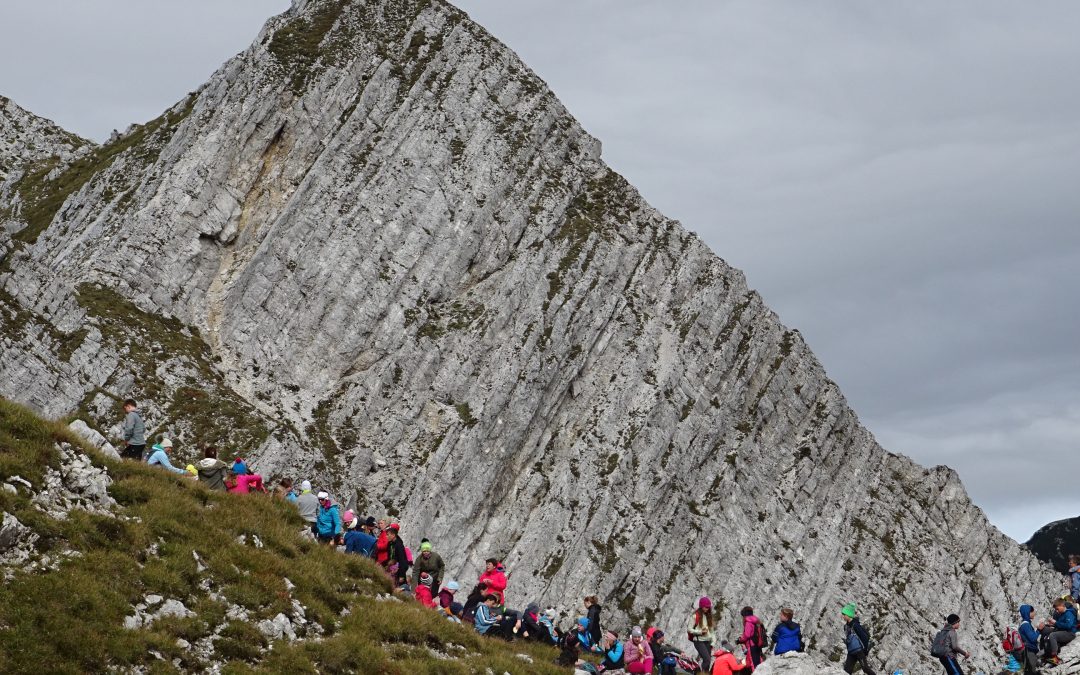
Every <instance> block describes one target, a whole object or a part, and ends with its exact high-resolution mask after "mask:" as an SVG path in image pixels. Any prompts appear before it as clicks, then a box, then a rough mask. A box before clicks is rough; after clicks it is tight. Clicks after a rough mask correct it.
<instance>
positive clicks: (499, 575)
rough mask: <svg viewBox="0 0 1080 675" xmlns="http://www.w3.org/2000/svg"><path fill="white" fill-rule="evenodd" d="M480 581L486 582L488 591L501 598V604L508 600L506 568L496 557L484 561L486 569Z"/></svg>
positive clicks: (485, 585)
mask: <svg viewBox="0 0 1080 675" xmlns="http://www.w3.org/2000/svg"><path fill="white" fill-rule="evenodd" d="M480 583H482V584H484V587H485V588H486V589H487V592H488V593H490V594H494V595H495V596H496V597H497V598H499V604H500V605H501V604H503V603H504V602H506V595H505V593H506V569H505V568H504V567H503V566H502V563H500V562H499V561H498V560H497V559H495V558H488V559H487V560H486V561H485V562H484V571H483V572H482V573H481V574H480Z"/></svg>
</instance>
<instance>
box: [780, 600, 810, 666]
mask: <svg viewBox="0 0 1080 675" xmlns="http://www.w3.org/2000/svg"><path fill="white" fill-rule="evenodd" d="M794 618H795V612H794V611H793V610H791V609H790V608H788V607H785V608H783V609H781V610H780V623H778V624H776V628H773V632H772V642H773V654H777V655H779V654H786V653H788V652H801V651H802V650H803V649H804V647H805V645H804V644H803V639H802V629H801V628H800V627H799V624H797V623H795V622H794V621H792V619H794Z"/></svg>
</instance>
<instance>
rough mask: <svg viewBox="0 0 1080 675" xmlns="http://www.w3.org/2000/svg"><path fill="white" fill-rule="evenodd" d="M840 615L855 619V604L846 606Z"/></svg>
mask: <svg viewBox="0 0 1080 675" xmlns="http://www.w3.org/2000/svg"><path fill="white" fill-rule="evenodd" d="M840 613H841V614H843V615H844V616H850V617H851V618H852V619H854V618H855V603H854V602H849V603H848V604H846V605H844V608H843V609H842V610H840Z"/></svg>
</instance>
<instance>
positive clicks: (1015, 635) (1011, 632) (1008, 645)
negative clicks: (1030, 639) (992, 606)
mask: <svg viewBox="0 0 1080 675" xmlns="http://www.w3.org/2000/svg"><path fill="white" fill-rule="evenodd" d="M1001 648H1002V649H1004V650H1005V653H1007V654H1011V653H1013V652H1018V651H1020V650H1022V649H1027V647H1026V646H1025V645H1024V639H1023V638H1022V637H1020V632H1019V631H1017V630H1016V629H1015V628H1006V629H1005V637H1004V638H1003V639H1002V640H1001Z"/></svg>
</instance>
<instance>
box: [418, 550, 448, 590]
mask: <svg viewBox="0 0 1080 675" xmlns="http://www.w3.org/2000/svg"><path fill="white" fill-rule="evenodd" d="M431 549H432V546H431V542H430V541H428V540H427V539H425V540H424V541H423V542H421V543H420V555H419V556H418V557H417V558H415V559H414V560H413V586H416V585H417V584H418V583H419V582H420V575H421V574H422V573H423V572H427V573H428V574H430V575H431V587H432V588H435V589H437V588H440V585H441V584H442V578H443V573H444V572H445V571H446V565H445V564H444V563H443V559H442V558H441V557H440V556H439V554H438V553H436V552H435V551H433V550H431Z"/></svg>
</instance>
